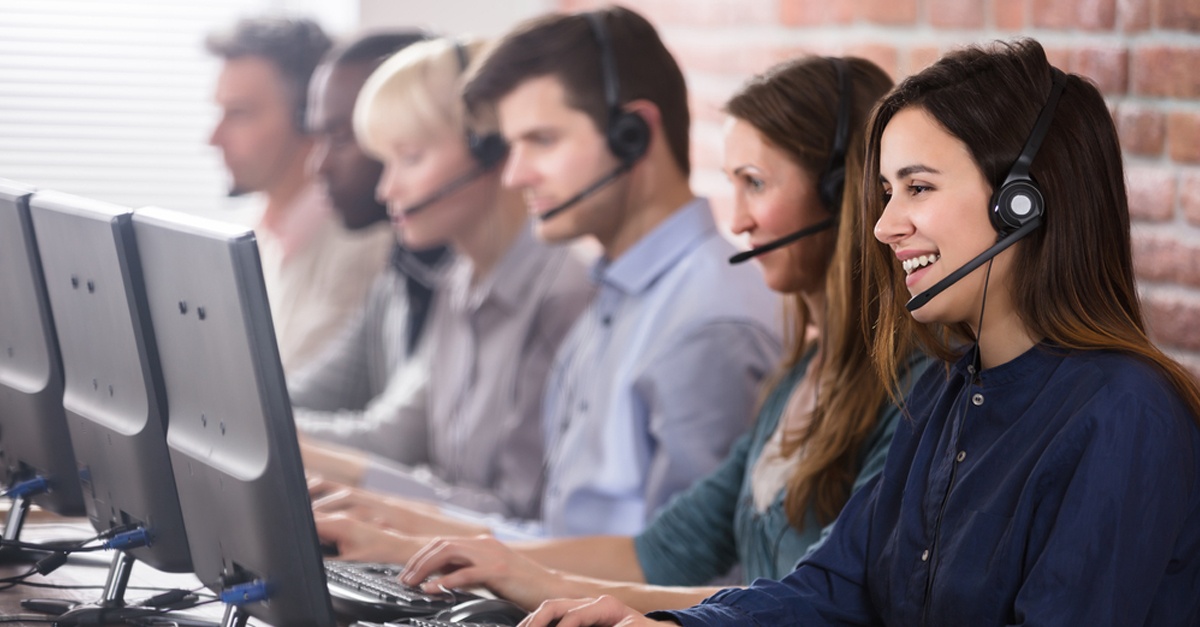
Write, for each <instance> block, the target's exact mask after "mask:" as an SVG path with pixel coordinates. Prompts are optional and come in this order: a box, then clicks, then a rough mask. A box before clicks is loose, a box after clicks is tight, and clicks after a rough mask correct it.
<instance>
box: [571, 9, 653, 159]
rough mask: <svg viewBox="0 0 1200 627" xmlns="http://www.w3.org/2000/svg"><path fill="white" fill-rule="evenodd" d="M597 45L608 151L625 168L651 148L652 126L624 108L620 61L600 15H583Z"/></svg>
mask: <svg viewBox="0 0 1200 627" xmlns="http://www.w3.org/2000/svg"><path fill="white" fill-rule="evenodd" d="M583 15H584V17H585V18H586V19H587V22H588V25H590V26H591V28H592V34H593V35H595V36H596V43H597V44H598V45H599V46H600V71H601V74H602V75H603V78H604V105H605V108H606V109H607V110H608V123H607V125H606V127H605V129H604V136H605V139H606V140H607V141H608V149H609V151H610V152H612V154H613V155H615V156H616V157H617V159H619V160H620V161H621V163H622V164H624V165H626V166H630V165H633V163H634V162H635V161H637V160H638V159H641V158H642V156H643V155H645V154H646V150H647V149H648V148H649V147H650V126H649V125H648V124H646V120H645V118H643V117H642V116H640V115H638V114H636V113H634V112H632V111H625V110H624V109H622V108H621V101H620V93H619V92H620V89H621V83H620V81H619V80H618V78H617V60H616V57H615V55H614V54H613V49H612V42H611V41H610V40H609V38H608V28H606V27H605V25H604V16H603V15H601V14H600V13H595V12H592V13H584V14H583Z"/></svg>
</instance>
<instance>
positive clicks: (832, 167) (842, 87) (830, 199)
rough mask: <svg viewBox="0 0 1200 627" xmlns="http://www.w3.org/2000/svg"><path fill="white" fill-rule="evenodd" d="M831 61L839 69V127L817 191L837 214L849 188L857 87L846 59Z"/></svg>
mask: <svg viewBox="0 0 1200 627" xmlns="http://www.w3.org/2000/svg"><path fill="white" fill-rule="evenodd" d="M829 62H830V63H831V64H833V69H834V71H836V72H837V81H838V112H837V130H836V131H835V132H834V135H833V149H832V150H830V151H829V165H828V166H827V167H826V168H825V173H824V174H822V175H821V180H820V181H818V183H817V193H818V195H819V196H820V197H821V202H823V203H825V208H826V209H828V210H829V211H831V212H833V214H834V215H837V213H838V212H839V211H840V210H841V207H842V193H843V191H844V190H845V188H846V150H847V147H848V146H849V144H850V110H851V108H852V107H853V99H854V90H853V88H852V87H851V85H850V67H849V65H848V64H847V63H846V60H845V59H842V58H841V57H829Z"/></svg>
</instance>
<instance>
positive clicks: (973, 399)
mask: <svg viewBox="0 0 1200 627" xmlns="http://www.w3.org/2000/svg"><path fill="white" fill-rule="evenodd" d="M971 402H972V403H974V404H975V406H976V407H978V406H980V405H982V404H983V395H982V394H979V393H976V394H975V396H972V397H971Z"/></svg>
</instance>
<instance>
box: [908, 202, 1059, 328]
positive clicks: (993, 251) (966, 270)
mask: <svg viewBox="0 0 1200 627" xmlns="http://www.w3.org/2000/svg"><path fill="white" fill-rule="evenodd" d="M1041 224H1042V219H1041V218H1040V217H1038V218H1034V219H1033V220H1030V221H1029V222H1027V223H1025V226H1022V227H1021V228H1019V229H1017V230H1015V231H1013V232H1012V233H1009V234H1008V235H1005V236H1004V237H1002V238H1000V241H998V242H996V243H995V244H992V246H991V247H990V248H988V249H987V250H985V251H983V252H982V253H980V254H979V255H978V256H976V257H975V258H974V259H972V260H970V261H968V262H967V263H964V264H963V265H962V267H960V268H959V269H957V270H955V271H954V272H951V273H950V275H949V276H947V277H946V278H944V279H942V280H941V281H938V282H937V283H934V284H933V287H931V288H929V289H927V290H925V291H924V292H921V293H920V294H917V295H916V296H913V297H912V298H910V299H909V300H908V303H907V304H905V305H904V307H905V308H906V309H908V310H909V311H916V310H918V309H920V308H921V307H924V306H925V303H928V302H929V301H930V300H932V299H933V297H934V296H937V295H938V294H941V293H942V292H944V291H946V288H948V287H950V286H951V285H954V284H955V283H958V282H959V281H960V280H961V279H962V278H963V277H965V276H967V275H968V274H970V273H972V272H974V271H975V269H976V268H978V267H979V266H982V265H983V264H985V263H987V262H988V261H990V260H991V259H992V257H995V256H996V255H999V254H1000V253H1002V252H1004V250H1005V249H1006V248H1008V247H1009V246H1012V245H1013V244H1016V243H1017V241H1018V240H1020V239H1021V238H1023V237H1025V236H1026V235H1029V234H1030V233H1032V232H1033V230H1034V229H1036V228H1037V227H1038V226H1040V225H1041Z"/></svg>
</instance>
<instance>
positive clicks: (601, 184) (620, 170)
mask: <svg viewBox="0 0 1200 627" xmlns="http://www.w3.org/2000/svg"><path fill="white" fill-rule="evenodd" d="M631 165H632V164H627V163H622V164H621V165H619V166H617V167H616V168H615V169H613V171H612V172H609V173H608V174H606V175H604V176H603V177H602V178H600V179H599V180H597V181H596V182H595V183H592V184H591V185H588V186H587V187H585V188H583V190H582V191H580V192H579V193H578V194H575V195H574V196H571V197H570V198H568V199H566V200H565V201H564V202H561V203H559V204H558V205H555V206H554V207H552V208H550V209H547V210H546V211H543V212H542V213H539V214H538V216H537V218H538V220H543V221H545V220H549V219H550V218H553V217H554V216H556V215H558V214H559V213H561V212H562V211H564V210H566V209H570V208H571V207H572V206H574V205H575V204H576V203H578V202H579V201H581V200H583V199H585V198H587V197H588V196H591V195H592V194H595V193H596V192H598V191H600V190H602V189H604V188H605V187H606V186H607V185H608V184H609V183H612V182H613V181H615V180H617V179H618V178H619V177H620V176H621V175H622V174H625V173H626V172H628V171H629V168H630V166H631Z"/></svg>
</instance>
